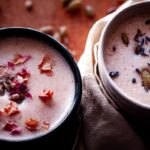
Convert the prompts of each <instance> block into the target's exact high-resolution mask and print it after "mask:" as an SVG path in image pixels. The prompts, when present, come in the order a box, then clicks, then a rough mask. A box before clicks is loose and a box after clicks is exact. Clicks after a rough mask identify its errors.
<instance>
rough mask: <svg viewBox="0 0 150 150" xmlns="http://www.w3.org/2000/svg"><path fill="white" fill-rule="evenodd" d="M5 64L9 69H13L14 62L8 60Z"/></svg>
mask: <svg viewBox="0 0 150 150" xmlns="http://www.w3.org/2000/svg"><path fill="white" fill-rule="evenodd" d="M7 66H8V68H9V69H11V70H15V65H14V63H12V62H8V63H7Z"/></svg>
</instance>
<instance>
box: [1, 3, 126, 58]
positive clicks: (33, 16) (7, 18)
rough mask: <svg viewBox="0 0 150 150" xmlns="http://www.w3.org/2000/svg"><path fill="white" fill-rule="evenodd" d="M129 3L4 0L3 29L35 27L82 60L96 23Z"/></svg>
mask: <svg viewBox="0 0 150 150" xmlns="http://www.w3.org/2000/svg"><path fill="white" fill-rule="evenodd" d="M124 1H125V0H0V27H14V26H21V27H31V28H35V29H38V30H40V31H43V32H45V33H47V34H49V35H51V36H53V37H54V38H55V39H57V40H58V41H60V42H61V43H62V44H64V45H65V46H66V47H67V49H68V50H69V51H70V52H71V53H72V55H73V57H74V58H75V59H76V60H78V59H79V57H80V56H81V54H82V52H83V50H84V45H85V42H86V38H87V35H88V32H89V30H90V28H91V27H92V25H93V24H94V22H95V21H96V20H98V19H100V18H101V17H103V16H105V15H107V14H108V13H111V12H113V11H114V10H115V9H116V8H117V7H118V6H119V5H121V4H122V3H123V2H124Z"/></svg>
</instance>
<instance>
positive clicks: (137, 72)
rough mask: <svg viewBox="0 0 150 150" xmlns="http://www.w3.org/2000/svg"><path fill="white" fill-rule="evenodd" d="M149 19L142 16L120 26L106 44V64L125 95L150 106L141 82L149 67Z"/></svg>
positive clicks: (146, 92) (149, 92)
mask: <svg viewBox="0 0 150 150" xmlns="http://www.w3.org/2000/svg"><path fill="white" fill-rule="evenodd" d="M149 19H150V17H149V15H141V16H137V17H132V18H130V19H128V20H124V22H122V23H120V24H119V25H118V27H116V30H115V31H112V33H111V35H110V37H109V38H108V40H107V41H106V43H105V50H104V61H105V64H106V68H107V70H108V72H109V74H110V76H111V77H112V79H113V81H114V82H115V83H116V85H117V86H118V87H119V88H120V89H121V90H122V91H123V92H124V93H125V94H126V95H128V96H129V97H131V98H132V99H133V100H134V101H136V102H138V103H140V104H143V105H149V106H150V91H149V89H148V88H147V87H145V86H143V81H142V78H141V72H142V70H143V69H147V70H149V66H150V41H149V37H150V24H149V23H150V21H149ZM122 34H125V35H124V37H122ZM122 38H124V41H123V39H122ZM128 42H129V43H128ZM138 45H139V48H137V46H138ZM139 50H140V51H141V52H140V54H139Z"/></svg>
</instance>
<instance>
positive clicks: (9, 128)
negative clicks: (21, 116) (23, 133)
mask: <svg viewBox="0 0 150 150" xmlns="http://www.w3.org/2000/svg"><path fill="white" fill-rule="evenodd" d="M17 127H18V125H17V124H16V123H15V122H13V121H8V122H7V123H6V124H5V126H4V128H3V129H4V130H5V131H12V130H14V129H15V128H17Z"/></svg>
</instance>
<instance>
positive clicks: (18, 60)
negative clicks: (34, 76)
mask: <svg viewBox="0 0 150 150" xmlns="http://www.w3.org/2000/svg"><path fill="white" fill-rule="evenodd" d="M30 58H31V56H30V55H25V56H23V55H20V54H16V55H15V56H14V59H13V60H12V63H13V64H14V65H19V64H23V63H25V62H26V61H27V60H29V59H30Z"/></svg>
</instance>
